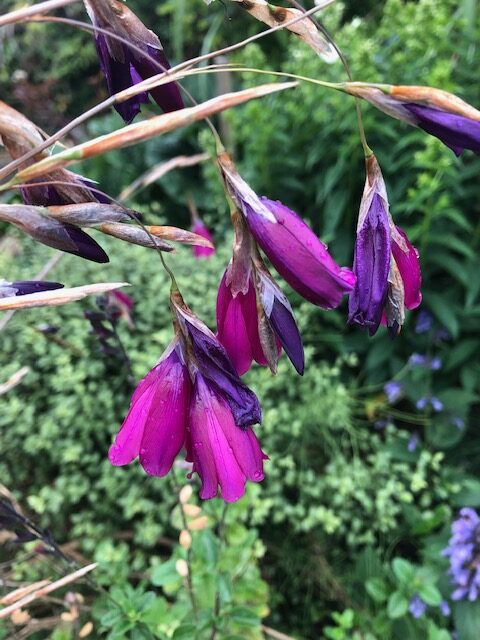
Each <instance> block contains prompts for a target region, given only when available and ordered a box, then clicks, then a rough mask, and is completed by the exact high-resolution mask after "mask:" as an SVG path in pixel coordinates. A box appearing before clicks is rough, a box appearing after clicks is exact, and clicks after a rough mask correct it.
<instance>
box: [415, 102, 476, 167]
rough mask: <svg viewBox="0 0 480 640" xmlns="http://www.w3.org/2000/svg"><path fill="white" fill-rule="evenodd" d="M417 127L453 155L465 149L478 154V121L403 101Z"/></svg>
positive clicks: (459, 153)
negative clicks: (448, 149) (443, 145)
mask: <svg viewBox="0 0 480 640" xmlns="http://www.w3.org/2000/svg"><path fill="white" fill-rule="evenodd" d="M403 106H404V107H405V109H407V110H408V112H409V113H411V114H412V115H413V116H414V118H415V123H416V125H417V126H418V127H420V128H421V129H423V130H424V131H426V132H427V133H429V134H430V135H432V136H435V137H436V138H438V139H439V140H441V141H442V142H443V143H444V144H446V145H447V147H450V149H452V151H453V152H454V153H455V155H457V156H459V155H461V153H462V151H464V150H465V149H470V150H471V151H474V152H475V153H476V154H477V155H478V154H480V122H479V121H478V120H472V119H470V118H467V117H465V116H462V115H458V114H456V113H449V112H447V111H442V110H440V109H435V108H433V107H428V106H425V105H421V104H413V103H404V104H403Z"/></svg>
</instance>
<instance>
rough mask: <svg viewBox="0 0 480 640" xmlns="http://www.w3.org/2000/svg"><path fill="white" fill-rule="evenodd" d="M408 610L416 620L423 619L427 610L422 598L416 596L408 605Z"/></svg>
mask: <svg viewBox="0 0 480 640" xmlns="http://www.w3.org/2000/svg"><path fill="white" fill-rule="evenodd" d="M408 610H409V611H410V613H411V614H412V616H413V617H414V618H417V620H418V618H421V617H422V616H423V614H424V613H425V611H426V610H427V605H426V603H425V602H424V601H423V600H422V599H421V598H420V596H419V595H417V594H415V595H414V596H413V598H412V599H411V600H410V604H409V605H408Z"/></svg>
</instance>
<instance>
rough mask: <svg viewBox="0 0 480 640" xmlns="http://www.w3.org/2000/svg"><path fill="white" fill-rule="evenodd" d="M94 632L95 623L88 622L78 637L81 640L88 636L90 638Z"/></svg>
mask: <svg viewBox="0 0 480 640" xmlns="http://www.w3.org/2000/svg"><path fill="white" fill-rule="evenodd" d="M92 631H93V623H92V622H87V623H86V624H84V625H83V627H82V628H81V629H80V631H79V632H78V637H79V638H86V637H87V636H89V635H90V634H91V633H92Z"/></svg>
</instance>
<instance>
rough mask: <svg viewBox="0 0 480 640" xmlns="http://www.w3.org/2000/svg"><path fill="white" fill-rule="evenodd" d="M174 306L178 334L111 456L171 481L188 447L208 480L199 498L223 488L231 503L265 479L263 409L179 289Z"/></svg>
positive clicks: (139, 394)
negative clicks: (258, 429)
mask: <svg viewBox="0 0 480 640" xmlns="http://www.w3.org/2000/svg"><path fill="white" fill-rule="evenodd" d="M171 304H172V311H173V314H174V318H175V320H174V324H175V327H176V336H175V338H174V340H173V342H172V343H171V344H170V346H169V347H168V348H167V350H166V352H165V353H164V354H163V356H162V358H161V359H160V361H159V363H158V364H157V365H156V366H155V367H154V368H153V369H152V371H150V373H149V374H148V375H147V376H146V377H145V378H144V379H143V380H142V381H141V382H140V383H139V385H138V386H137V389H136V390H135V392H134V394H133V396H132V400H131V404H130V410H129V412H128V415H127V417H126V418H125V421H124V423H123V425H122V428H121V429H120V431H119V433H118V435H117V437H116V439H115V442H114V444H113V445H112V447H111V448H110V452H109V458H110V461H111V463H112V464H114V465H124V464H128V463H129V462H131V461H132V460H133V459H134V458H135V457H137V456H139V458H140V464H141V465H142V467H143V468H144V469H145V471H146V472H147V473H148V474H150V475H156V476H164V475H165V474H167V473H168V471H169V470H170V469H171V467H172V464H173V461H174V459H175V457H176V456H177V454H178V453H179V451H180V449H181V448H182V447H185V448H186V452H187V460H189V461H190V462H193V472H197V473H198V474H199V476H200V478H201V481H202V489H201V491H200V497H201V498H203V499H208V498H213V497H214V496H215V495H216V494H217V490H218V486H220V490H221V495H222V497H223V499H224V500H225V501H227V502H232V501H234V500H238V499H239V498H240V497H241V496H242V495H243V493H244V491H245V482H246V480H252V481H253V482H259V481H260V480H262V479H263V459H264V455H263V453H262V451H261V449H260V445H259V443H258V441H257V438H256V436H255V434H254V432H253V430H252V428H251V427H252V425H253V424H255V423H256V422H259V421H260V419H261V413H260V406H259V404H258V400H257V398H256V396H255V394H254V393H253V392H252V391H250V389H249V388H248V387H246V386H245V384H244V383H243V382H242V381H241V379H240V378H239V377H238V374H237V373H236V371H235V369H234V367H233V365H232V363H231V362H230V360H229V358H228V355H227V353H226V352H225V350H224V348H223V347H222V345H221V344H220V343H219V342H218V340H217V339H216V338H215V336H214V335H213V333H212V332H211V331H210V330H209V329H207V327H206V326H205V325H204V324H203V323H202V322H200V320H199V319H198V318H196V317H195V316H194V315H193V314H192V312H191V311H190V310H189V309H188V308H187V307H186V306H185V305H184V303H183V301H182V300H181V297H180V296H179V294H178V292H176V293H174V294H173V295H172V299H171Z"/></svg>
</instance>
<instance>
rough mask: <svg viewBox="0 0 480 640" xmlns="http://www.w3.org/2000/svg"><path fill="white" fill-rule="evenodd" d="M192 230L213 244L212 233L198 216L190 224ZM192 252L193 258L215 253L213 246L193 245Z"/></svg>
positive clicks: (205, 256) (207, 256) (206, 256)
mask: <svg viewBox="0 0 480 640" xmlns="http://www.w3.org/2000/svg"><path fill="white" fill-rule="evenodd" d="M192 232H193V233H196V234H197V235H199V236H202V238H206V239H207V240H209V241H210V242H211V243H212V244H213V238H212V234H211V233H210V231H209V230H208V229H207V227H206V225H205V224H204V223H203V222H202V220H200V218H197V219H196V220H194V222H193V224H192ZM192 252H193V255H194V257H195V258H209V257H210V256H212V255H213V254H214V253H215V248H214V247H197V246H193V247H192Z"/></svg>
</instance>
